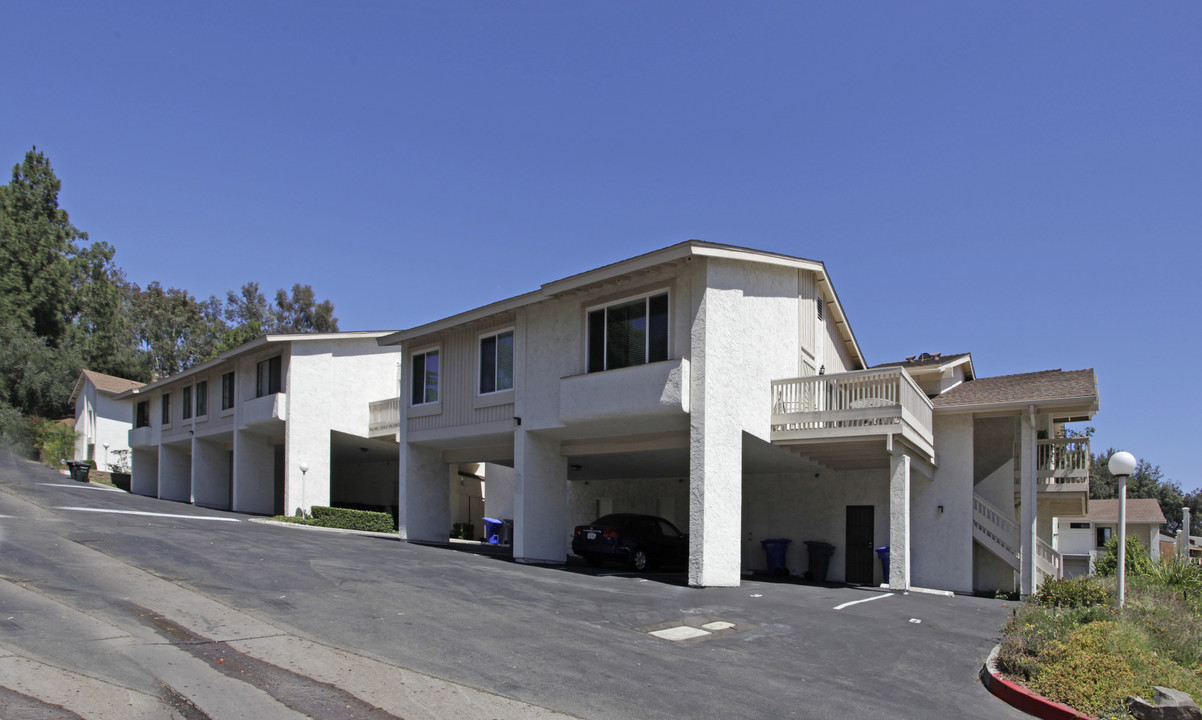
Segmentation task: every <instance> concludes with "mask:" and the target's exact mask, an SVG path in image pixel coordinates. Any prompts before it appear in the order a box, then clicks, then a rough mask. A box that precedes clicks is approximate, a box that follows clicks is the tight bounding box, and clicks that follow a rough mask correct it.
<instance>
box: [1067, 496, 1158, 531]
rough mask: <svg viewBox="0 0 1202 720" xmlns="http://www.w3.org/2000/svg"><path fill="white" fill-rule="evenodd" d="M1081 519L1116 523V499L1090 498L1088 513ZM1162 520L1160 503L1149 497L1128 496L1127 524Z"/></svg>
mask: <svg viewBox="0 0 1202 720" xmlns="http://www.w3.org/2000/svg"><path fill="white" fill-rule="evenodd" d="M1083 520H1084V521H1085V522H1094V523H1117V522H1118V521H1119V501H1118V500H1090V501H1089V514H1088V515H1086V516H1085V517H1084V518H1083ZM1163 522H1164V513H1162V512H1161V511H1160V503H1159V502H1157V501H1156V500H1155V499H1151V498H1138V499H1137V498H1128V500H1127V524H1128V525H1130V524H1131V523H1155V524H1157V525H1160V524H1161V523H1163Z"/></svg>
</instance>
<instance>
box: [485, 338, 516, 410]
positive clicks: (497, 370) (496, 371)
mask: <svg viewBox="0 0 1202 720" xmlns="http://www.w3.org/2000/svg"><path fill="white" fill-rule="evenodd" d="M502 335H509V337H510V339H511V341H512V343H511V347H510V353H509V387H507V388H500V387H497V386H498V385H499V384H500V383H499V382H498V380H499V379H500V377H499V376H500V369H501V367H500V366H501V363H500V361H499V358H500V353H499V352H497V350H498V349H499V348H500V346H501V343H500V339H501V336H502ZM489 339H492V340H495V341H496V343H495V344H494V345H493V348H494V349H493V388H494V389H492V390H488V391H485V390H484V388H483V384H484V342H485V341H486V340H489ZM515 355H517V331H516V328H513V327H507V328H501V329H499V330H492V331H489V332H486V333H484V334H483V335H480V336H478V337H477V338H476V397H492V396H494V395H499V394H501V393H511V392H513V387H514V384H515V383H514V377H513V365H514V363H515V362H516V358H515Z"/></svg>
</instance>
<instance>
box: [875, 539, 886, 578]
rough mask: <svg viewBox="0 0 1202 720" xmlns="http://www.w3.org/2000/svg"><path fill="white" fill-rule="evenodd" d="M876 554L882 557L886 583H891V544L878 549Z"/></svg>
mask: <svg viewBox="0 0 1202 720" xmlns="http://www.w3.org/2000/svg"><path fill="white" fill-rule="evenodd" d="M876 556H877V557H879V558H880V559H881V570H883V571H884V573H885V583H886V584H888V583H889V546H888V545H886V546H885V547H879V548H877V549H876Z"/></svg>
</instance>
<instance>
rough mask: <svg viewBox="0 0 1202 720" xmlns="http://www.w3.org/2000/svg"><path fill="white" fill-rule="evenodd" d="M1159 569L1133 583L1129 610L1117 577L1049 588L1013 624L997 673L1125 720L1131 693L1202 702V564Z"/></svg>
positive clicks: (1053, 583) (1170, 561)
mask: <svg viewBox="0 0 1202 720" xmlns="http://www.w3.org/2000/svg"><path fill="white" fill-rule="evenodd" d="M1174 563H1177V564H1178V565H1179V566H1174ZM1152 565H1154V566H1159V565H1163V567H1159V568H1157V567H1152V568H1151V569H1150V570H1149V571H1148V572H1147V573H1145V574H1142V575H1134V576H1131V577H1129V578H1128V582H1127V602H1126V607H1125V608H1123V609H1122V610H1120V609H1119V608H1118V606H1117V582H1116V580H1115V578H1113V577H1097V576H1091V577H1087V578H1074V579H1071V580H1054V581H1049V582H1047V583H1045V584H1044V586H1043V587H1041V588H1040V592H1039V593H1037V594H1036V595H1034V596H1032V597H1031V598H1030V599H1029V601H1028V602H1027V603H1026V604H1025V605H1024V606H1023V607H1022V608H1021V609H1018V610H1016V611H1015V612H1014V613H1013V615H1012V617H1011V619H1010V622H1009V623H1007V625H1006V627H1005V629H1004V632H1003V638H1002V645H1001V649H1000V651H999V654H998V668H999V669H1000V670H1001V671H1002V672H1003V673H1005V674H1007V675H1009V676H1011V677H1013V678H1015V679H1017V680H1019V681H1021V682H1023V683H1025V684H1026V685H1027V686H1028V687H1030V688H1031V689H1032V690H1034V691H1035V692H1037V693H1039V694H1041V695H1043V696H1045V697H1048V698H1050V699H1052V700H1055V701H1058V702H1062V703H1065V704H1067V705H1070V706H1072V707H1074V708H1076V709H1077V710H1079V711H1082V712H1086V713H1089V714H1092V715H1095V716H1099V717H1117V718H1126V717H1128V716H1127V712H1126V701H1127V696H1128V695H1141V696H1143V697H1145V698H1147V697H1151V693H1152V686H1154V685H1163V686H1166V687H1172V688H1176V689H1178V690H1183V691H1185V692H1187V693H1189V694H1190V695H1191V696H1193V698H1194V700H1198V701H1202V602H1200V600H1202V567H1199V566H1197V565H1189V564H1188V563H1184V562H1181V561H1178V560H1175V559H1166V561H1165V562H1164V563H1152Z"/></svg>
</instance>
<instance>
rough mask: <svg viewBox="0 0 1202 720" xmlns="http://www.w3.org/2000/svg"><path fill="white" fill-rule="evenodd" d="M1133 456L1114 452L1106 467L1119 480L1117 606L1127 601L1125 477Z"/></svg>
mask: <svg viewBox="0 0 1202 720" xmlns="http://www.w3.org/2000/svg"><path fill="white" fill-rule="evenodd" d="M1135 466H1136V462H1135V456H1134V455H1132V454H1131V453H1129V452H1123V451H1120V452H1116V453H1115V454H1113V455H1111V456H1110V462H1109V463H1108V464H1107V467H1108V468H1109V469H1110V474H1111V475H1113V476H1115V477H1116V478H1118V481H1119V558H1118V560H1119V568H1118V571H1119V607H1120V608H1121V607H1123V605H1124V604H1126V601H1127V478H1128V477H1130V476H1131V473H1133V472H1135Z"/></svg>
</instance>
